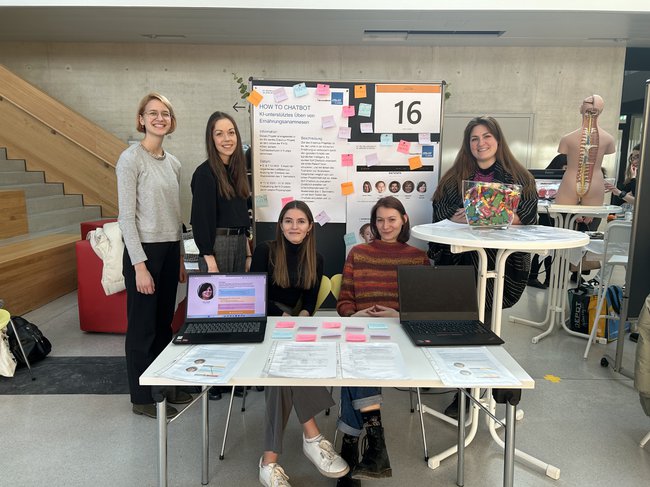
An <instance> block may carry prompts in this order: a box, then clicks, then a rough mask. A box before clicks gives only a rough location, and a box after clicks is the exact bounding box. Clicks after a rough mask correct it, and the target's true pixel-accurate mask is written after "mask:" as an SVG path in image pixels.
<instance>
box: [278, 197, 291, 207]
mask: <svg viewBox="0 0 650 487" xmlns="http://www.w3.org/2000/svg"><path fill="white" fill-rule="evenodd" d="M280 201H281V202H282V208H284V205H286V204H287V203H290V202H291V201H293V196H285V197H284V198H282V199H281V200H280Z"/></svg>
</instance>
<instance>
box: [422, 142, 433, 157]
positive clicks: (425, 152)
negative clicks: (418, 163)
mask: <svg viewBox="0 0 650 487" xmlns="http://www.w3.org/2000/svg"><path fill="white" fill-rule="evenodd" d="M422 157H433V146H432V145H423V146H422Z"/></svg>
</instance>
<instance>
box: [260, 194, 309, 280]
mask: <svg viewBox="0 0 650 487" xmlns="http://www.w3.org/2000/svg"><path fill="white" fill-rule="evenodd" d="M291 209H296V210H300V211H302V212H303V213H304V214H305V215H306V216H307V220H308V221H309V223H310V224H311V231H309V232H307V235H306V236H305V239H304V240H303V241H302V243H301V244H300V250H299V251H298V269H297V270H298V287H300V288H302V289H310V288H313V287H314V286H316V285H317V284H318V283H317V279H318V273H317V270H316V237H315V235H314V229H315V228H316V227H315V226H314V216H313V215H312V213H311V210H310V209H309V206H307V204H306V203H304V202H303V201H299V200H293V201H290V202H289V203H287V204H286V205H284V208H282V211H280V216H279V217H278V223H277V225H276V227H275V240H274V241H273V242H271V252H270V259H271V263H272V264H273V280H274V281H275V283H276V284H277V285H278V286H280V287H281V288H285V289H286V288H288V287H289V286H290V285H291V283H290V280H289V269H288V268H287V239H286V238H285V237H284V234H283V233H282V220H283V219H284V215H286V213H287V211H289V210H291Z"/></svg>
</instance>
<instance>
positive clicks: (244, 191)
mask: <svg viewBox="0 0 650 487" xmlns="http://www.w3.org/2000/svg"><path fill="white" fill-rule="evenodd" d="M224 118H225V119H228V120H230V122H231V123H232V125H233V127H235V134H236V135H237V144H236V146H235V152H234V153H233V155H232V156H230V160H229V162H228V164H227V165H226V164H224V163H223V161H222V160H221V157H219V152H218V151H217V147H216V146H215V145H214V139H213V137H212V132H213V131H214V125H215V124H216V123H217V122H218V121H219V120H223V119H224ZM205 148H206V151H207V153H208V164H209V165H210V169H211V170H212V173H213V174H214V176H215V177H216V178H217V186H218V187H219V194H220V195H221V196H223V197H224V198H226V199H228V200H230V199H232V198H234V197H235V196H239V197H240V198H248V197H249V196H250V193H251V190H250V186H249V185H248V175H247V174H246V156H245V155H244V149H243V147H242V144H241V135H240V134H239V128H237V123H236V122H235V119H234V118H232V117H231V116H230V115H228V114H227V113H224V112H214V113H213V114H212V115H210V118H209V119H208V123H207V125H206V127H205ZM226 171H228V173H226ZM228 174H230V178H228ZM231 180H232V183H231V182H230V181H231Z"/></svg>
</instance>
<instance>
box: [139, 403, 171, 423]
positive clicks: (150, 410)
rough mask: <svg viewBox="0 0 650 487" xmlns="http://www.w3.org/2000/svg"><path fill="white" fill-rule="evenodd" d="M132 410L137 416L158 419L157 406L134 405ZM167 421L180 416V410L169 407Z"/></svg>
mask: <svg viewBox="0 0 650 487" xmlns="http://www.w3.org/2000/svg"><path fill="white" fill-rule="evenodd" d="M132 410H133V412H134V413H135V414H138V415H141V416H147V417H149V418H154V419H156V418H157V417H158V415H157V414H156V413H157V408H156V405H155V404H133V407H132ZM166 412H167V419H172V418H173V417H175V416H176V415H177V414H178V410H177V409H176V408H175V407H172V406H170V405H169V404H168V405H167V411H166Z"/></svg>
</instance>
